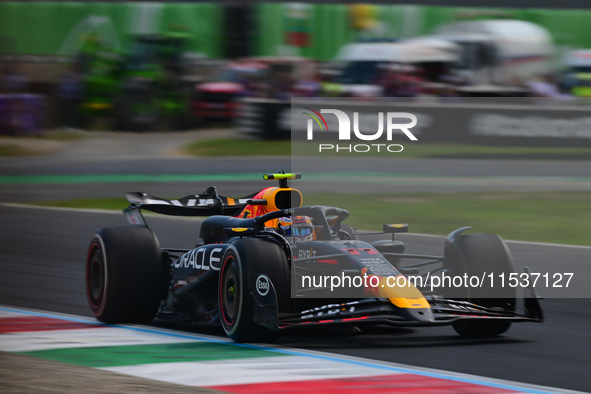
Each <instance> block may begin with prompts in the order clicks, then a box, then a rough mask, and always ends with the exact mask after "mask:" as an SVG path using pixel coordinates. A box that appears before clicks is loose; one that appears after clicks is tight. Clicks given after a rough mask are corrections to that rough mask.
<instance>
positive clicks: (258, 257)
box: [218, 238, 290, 342]
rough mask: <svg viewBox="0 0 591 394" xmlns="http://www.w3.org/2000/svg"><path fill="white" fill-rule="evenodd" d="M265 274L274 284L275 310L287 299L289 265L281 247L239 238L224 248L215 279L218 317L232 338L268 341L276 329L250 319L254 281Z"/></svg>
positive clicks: (284, 305)
mask: <svg viewBox="0 0 591 394" xmlns="http://www.w3.org/2000/svg"><path fill="white" fill-rule="evenodd" d="M261 274H264V275H266V276H267V277H268V278H269V279H270V281H271V282H272V283H273V287H274V288H275V292H276V296H277V297H276V298H277V303H278V310H279V311H282V310H285V309H286V308H287V307H288V305H289V301H290V287H289V269H288V265H287V260H286V258H285V254H284V253H283V250H282V249H281V248H280V247H279V246H278V245H277V244H275V243H272V242H269V241H265V240H262V239H257V238H245V239H240V240H238V241H236V242H234V243H232V246H231V247H229V248H228V250H227V251H226V253H225V254H224V257H223V259H222V268H221V270H220V279H219V298H218V301H219V307H220V320H221V322H222V326H223V328H224V331H225V332H226V334H227V335H228V337H230V338H231V339H233V340H234V341H237V342H256V341H269V340H273V339H275V338H276V337H277V334H278V332H277V331H275V330H271V329H270V328H268V327H264V326H260V325H258V324H256V323H255V322H254V320H253V314H254V303H255V300H254V298H253V296H252V294H253V293H254V292H255V291H256V289H255V283H256V281H257V277H258V276H259V275H261Z"/></svg>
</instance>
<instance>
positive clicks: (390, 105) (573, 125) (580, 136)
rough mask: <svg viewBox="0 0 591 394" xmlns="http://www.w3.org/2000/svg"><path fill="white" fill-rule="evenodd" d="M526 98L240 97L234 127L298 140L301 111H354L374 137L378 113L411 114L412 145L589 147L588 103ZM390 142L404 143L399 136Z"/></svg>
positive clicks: (303, 127) (363, 128) (590, 118)
mask: <svg viewBox="0 0 591 394" xmlns="http://www.w3.org/2000/svg"><path fill="white" fill-rule="evenodd" d="M532 100H534V99H531V98H529V99H527V98H526V99H523V98H496V99H486V98H473V97H472V98H469V100H466V102H461V101H458V100H454V101H452V102H445V101H443V102H439V103H431V102H426V103H422V102H420V101H416V102H412V101H409V100H405V99H384V100H375V101H364V102H360V101H354V100H351V99H332V100H319V99H305V98H298V99H293V100H292V101H279V100H267V99H244V100H243V103H242V104H243V105H242V109H241V111H240V115H239V117H238V119H237V120H236V128H237V129H238V130H239V131H240V132H242V133H244V134H246V135H250V136H254V137H257V138H263V139H289V138H290V137H291V136H292V132H295V133H298V134H301V135H302V136H303V135H304V134H305V133H306V127H307V119H308V118H309V117H307V116H306V115H305V114H304V112H303V111H304V108H307V107H310V108H313V109H315V110H316V111H319V112H321V110H322V109H331V108H338V109H340V110H342V111H344V112H345V113H347V114H348V116H349V118H350V119H353V112H358V113H359V119H360V122H359V127H360V130H361V132H362V133H365V134H373V133H376V130H377V128H378V127H377V120H378V113H379V112H384V113H387V112H405V113H411V114H413V115H415V116H416V117H417V124H416V126H415V127H413V129H412V132H413V134H415V135H416V136H417V138H418V143H421V142H424V143H431V142H433V143H435V142H449V143H462V144H482V145H513V146H517V145H521V146H591V112H589V106H588V105H578V106H577V105H572V104H568V105H566V104H560V103H555V102H552V101H549V100H546V101H541V100H540V99H535V101H532ZM590 103H591V102H590ZM292 108H293V110H292ZM292 116H293V117H294V118H293V119H292ZM324 118H325V119H326V121H327V122H328V130H331V131H332V132H336V131H337V130H338V124H337V123H336V117H334V116H333V115H331V114H326V115H324ZM331 122H332V123H331ZM317 136H322V133H317V134H315V136H314V138H315V139H316V138H317ZM303 138H305V137H303ZM320 138H321V137H320ZM394 139H395V140H396V139H398V140H399V141H398V142H400V141H405V142H408V139H407V138H406V137H405V136H404V135H403V134H402V133H398V134H397V135H396V136H395V137H394Z"/></svg>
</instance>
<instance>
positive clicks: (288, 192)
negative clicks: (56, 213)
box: [86, 174, 543, 342]
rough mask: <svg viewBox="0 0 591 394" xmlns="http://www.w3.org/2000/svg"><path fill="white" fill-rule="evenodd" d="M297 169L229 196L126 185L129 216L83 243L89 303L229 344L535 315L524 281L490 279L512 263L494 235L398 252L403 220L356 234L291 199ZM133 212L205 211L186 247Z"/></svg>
mask: <svg viewBox="0 0 591 394" xmlns="http://www.w3.org/2000/svg"><path fill="white" fill-rule="evenodd" d="M300 177H301V175H299V174H267V175H265V176H264V178H265V179H267V180H271V179H276V180H278V181H279V187H268V188H265V189H263V190H261V191H260V192H257V193H253V194H251V195H249V196H246V197H243V198H239V199H232V198H228V197H223V196H220V195H218V193H217V191H216V189H215V187H210V188H208V189H207V190H206V191H205V192H204V193H201V194H197V195H189V196H186V197H184V198H181V199H179V200H172V201H171V200H166V199H163V198H159V197H154V196H151V195H148V194H146V193H127V199H128V201H129V202H130V204H131V205H130V206H129V207H128V208H126V209H125V210H124V214H125V216H126V218H127V220H128V221H129V223H130V224H131V226H127V227H107V228H102V229H100V230H98V231H97V232H96V234H95V236H94V238H93V239H92V241H91V243H90V247H89V250H88V256H87V261H86V289H87V297H88V301H89V304H90V309H91V311H92V313H93V314H94V316H95V317H96V318H97V319H98V320H100V321H102V322H105V323H113V324H114V323H147V322H149V321H151V320H153V319H155V318H159V319H169V320H174V321H182V322H191V323H198V324H208V325H219V324H221V325H222V326H223V329H224V331H225V332H226V334H227V335H228V336H229V337H230V338H232V339H233V340H235V341H240V342H250V341H260V340H269V338H273V337H274V336H276V335H277V334H278V333H280V332H281V331H283V330H288V329H292V328H300V327H310V328H311V327H315V326H319V325H323V326H328V325H355V326H362V325H364V324H382V325H383V324H386V325H392V326H411V327H412V326H434V325H452V326H453V328H454V329H455V330H456V331H457V332H458V333H459V334H460V335H463V336H479V337H490V336H496V335H499V334H502V333H503V332H505V331H506V330H507V329H508V328H509V326H510V325H511V324H512V323H513V322H524V321H531V322H541V321H543V314H542V310H541V308H540V305H539V302H538V299H537V298H538V297H537V296H536V295H535V292H534V290H533V289H532V288H525V289H523V290H524V291H523V295H522V296H521V295H520V296H518V291H517V289H516V288H512V287H499V288H496V287H495V286H494V282H493V278H494V277H495V276H498V275H505V274H506V275H510V274H511V273H513V272H514V268H513V263H512V260H511V255H510V253H509V251H508V249H507V247H506V245H505V243H504V242H503V240H502V239H501V238H500V237H498V236H496V235H494V234H463V233H464V232H465V231H466V230H468V229H469V227H464V228H460V229H457V230H455V231H453V232H451V233H450V234H449V235H448V236H447V238H446V240H445V245H444V251H443V254H442V255H441V256H431V255H419V254H409V253H405V245H404V244H403V243H402V242H400V241H398V240H395V239H394V235H395V234H396V233H402V232H406V231H407V230H408V226H407V225H406V224H398V225H396V224H394V225H384V226H383V231H382V232H381V233H379V234H377V233H359V232H357V231H356V230H354V229H353V228H352V227H351V226H349V225H347V224H346V223H344V221H345V219H347V217H348V216H349V213H348V212H347V211H346V210H344V209H341V208H337V207H329V206H302V195H301V193H300V192H299V191H298V190H297V189H295V188H291V187H289V186H288V183H287V180H288V179H298V178H300ZM142 210H147V211H152V212H156V213H161V214H166V215H176V216H207V218H206V219H205V220H204V221H203V223H202V225H201V231H200V238H199V239H198V242H197V245H195V246H194V247H191V248H187V249H173V248H161V247H160V245H159V243H158V240H157V238H156V236H155V234H154V233H153V232H152V230H151V229H150V228H149V227H148V225H147V224H146V221H145V219H144V217H143V215H142V213H141V211H142ZM384 234H386V237H390V238H389V239H384ZM379 235H382V236H381V237H380V236H379ZM363 237H368V238H374V240H369V241H367V242H366V241H362V240H361V239H360V238H363ZM376 237H377V238H381V239H377V240H375V238H376ZM408 261H411V263H408ZM412 261H417V262H416V263H412ZM525 270H526V271H525V274H527V268H526V269H525ZM489 279H490V280H489ZM518 304H519V305H518ZM517 309H520V310H522V312H517Z"/></svg>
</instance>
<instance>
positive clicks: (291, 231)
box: [278, 216, 314, 242]
mask: <svg viewBox="0 0 591 394" xmlns="http://www.w3.org/2000/svg"><path fill="white" fill-rule="evenodd" d="M278 227H279V229H280V230H281V231H282V232H283V234H284V235H287V236H290V237H293V239H294V241H295V242H307V241H313V240H314V224H312V219H311V218H310V217H309V216H291V217H284V218H280V219H279V223H278Z"/></svg>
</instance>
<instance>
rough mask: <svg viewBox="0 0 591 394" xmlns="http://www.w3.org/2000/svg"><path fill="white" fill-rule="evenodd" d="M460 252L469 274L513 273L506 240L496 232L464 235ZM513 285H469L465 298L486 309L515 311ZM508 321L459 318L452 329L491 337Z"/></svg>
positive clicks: (460, 332) (461, 239)
mask: <svg viewBox="0 0 591 394" xmlns="http://www.w3.org/2000/svg"><path fill="white" fill-rule="evenodd" d="M459 244H460V255H461V256H463V259H464V262H465V272H466V273H467V274H468V275H469V276H477V277H482V275H483V274H485V273H486V275H489V274H492V275H493V277H498V275H499V274H505V277H508V276H509V274H510V273H512V272H515V268H514V266H513V260H512V258H511V254H510V253H509V250H508V248H507V246H506V245H505V242H504V241H503V240H502V239H501V238H500V237H499V236H498V235H495V234H467V235H462V236H461V238H460V240H459ZM516 295H517V292H516V289H515V288H510V287H509V288H499V287H493V286H488V287H487V286H486V285H484V286H482V287H479V288H470V293H469V299H468V301H470V302H472V303H474V304H477V305H481V306H484V307H487V308H498V309H499V310H505V311H512V312H513V311H515V303H516V301H515V299H516ZM510 326H511V322H509V321H506V320H492V319H491V320H469V319H465V320H459V321H457V322H455V323H453V328H454V330H455V331H456V332H457V333H458V334H460V335H461V336H463V337H472V338H473V337H480V338H485V337H494V336H497V335H500V334H502V333H504V332H506V331H507V330H508V329H509V327H510Z"/></svg>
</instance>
